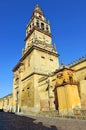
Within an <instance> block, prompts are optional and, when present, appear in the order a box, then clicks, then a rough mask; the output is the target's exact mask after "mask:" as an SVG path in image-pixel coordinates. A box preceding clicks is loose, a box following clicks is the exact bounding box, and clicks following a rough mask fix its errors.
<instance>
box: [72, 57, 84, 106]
mask: <svg viewBox="0 0 86 130" xmlns="http://www.w3.org/2000/svg"><path fill="white" fill-rule="evenodd" d="M70 68H72V69H74V70H75V73H76V77H77V80H78V83H79V94H80V98H81V106H82V108H84V109H86V57H82V58H80V59H79V60H78V61H76V62H75V63H73V64H71V65H70Z"/></svg>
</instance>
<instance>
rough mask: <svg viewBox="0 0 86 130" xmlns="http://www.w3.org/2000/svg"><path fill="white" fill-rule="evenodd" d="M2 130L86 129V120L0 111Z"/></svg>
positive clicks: (0, 127) (0, 126)
mask: <svg viewBox="0 0 86 130" xmlns="http://www.w3.org/2000/svg"><path fill="white" fill-rule="evenodd" d="M0 130H86V120H77V119H76V120H75V119H64V118H63V119H62V118H49V117H36V116H28V117H25V116H18V115H15V114H12V113H4V112H0Z"/></svg>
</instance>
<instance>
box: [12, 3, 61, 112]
mask: <svg viewBox="0 0 86 130" xmlns="http://www.w3.org/2000/svg"><path fill="white" fill-rule="evenodd" d="M58 67H59V63H58V53H57V52H56V48H55V47H54V46H53V45H52V34H51V31H50V23H49V22H47V21H46V18H45V15H44V14H43V12H42V10H41V8H40V7H39V6H38V5H37V6H36V7H35V8H34V11H33V14H32V16H31V19H30V22H29V24H28V25H27V27H26V37H25V48H24V49H23V51H22V57H21V59H20V60H19V62H18V64H17V65H16V66H15V67H14V68H13V72H14V83H13V104H14V109H15V110H16V111H19V110H21V111H22V112H29V111H39V110H40V96H39V86H38V80H39V78H41V77H43V76H47V75H48V74H49V73H51V72H53V71H55V70H56V69H58Z"/></svg>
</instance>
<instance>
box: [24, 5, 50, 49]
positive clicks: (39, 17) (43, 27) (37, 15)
mask: <svg viewBox="0 0 86 130" xmlns="http://www.w3.org/2000/svg"><path fill="white" fill-rule="evenodd" d="M51 38H52V35H51V32H50V24H49V22H47V21H46V18H45V16H44V14H43V12H42V10H41V8H40V7H39V6H38V5H37V6H36V7H35V8H34V11H33V14H32V16H31V19H30V23H29V24H28V25H27V27H26V38H25V41H26V47H25V49H27V48H28V47H29V46H31V43H33V42H35V41H36V40H38V41H41V42H46V44H50V45H51V42H52V39H51Z"/></svg>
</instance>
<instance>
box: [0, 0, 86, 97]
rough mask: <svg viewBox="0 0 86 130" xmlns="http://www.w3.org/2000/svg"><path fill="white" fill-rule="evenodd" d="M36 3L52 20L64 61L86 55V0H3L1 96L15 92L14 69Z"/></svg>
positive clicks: (0, 4) (0, 13) (0, 21)
mask: <svg viewBox="0 0 86 130" xmlns="http://www.w3.org/2000/svg"><path fill="white" fill-rule="evenodd" d="M36 4H38V5H39V6H40V7H41V8H42V11H43V12H44V14H45V16H46V19H47V20H49V21H50V25H51V32H52V34H53V40H52V41H53V43H56V47H57V51H58V53H59V54H60V57H59V61H60V63H61V62H62V61H64V62H65V64H69V63H71V62H72V61H74V60H76V59H78V58H81V57H82V56H84V55H86V0H15V1H14V0H13V1H12V0H0V97H3V96H5V95H7V94H9V93H11V92H12V85H13V72H12V69H13V67H14V66H15V65H16V63H17V62H18V61H19V59H20V57H21V54H22V48H23V47H24V46H25V42H24V38H25V28H26V25H27V23H28V22H29V20H30V17H31V15H32V12H33V9H34V7H35V5H36Z"/></svg>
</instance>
